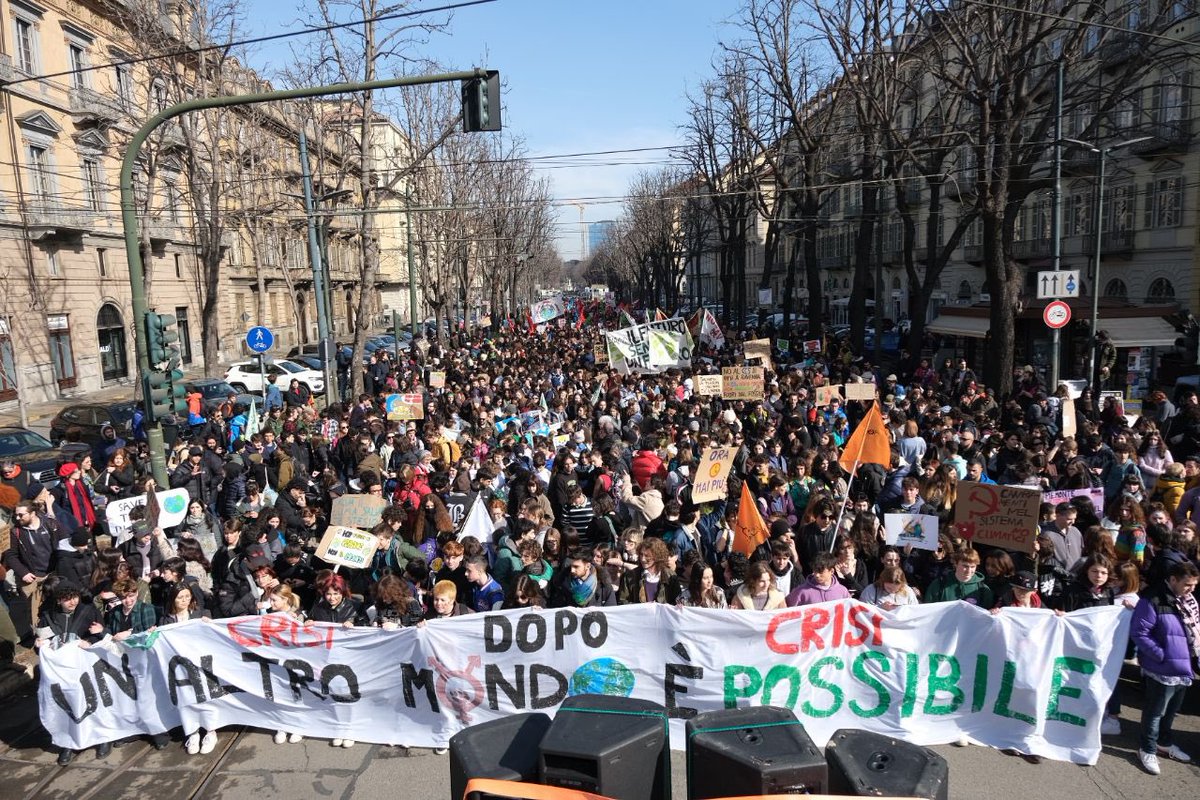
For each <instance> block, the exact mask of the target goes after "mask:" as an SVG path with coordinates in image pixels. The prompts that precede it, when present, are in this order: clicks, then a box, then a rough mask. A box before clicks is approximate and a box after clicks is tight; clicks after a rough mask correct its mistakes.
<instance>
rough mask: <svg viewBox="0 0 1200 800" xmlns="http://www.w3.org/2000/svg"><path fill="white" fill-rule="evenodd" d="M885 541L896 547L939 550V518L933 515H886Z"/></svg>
mask: <svg viewBox="0 0 1200 800" xmlns="http://www.w3.org/2000/svg"><path fill="white" fill-rule="evenodd" d="M883 529H884V541H885V542H886V543H887V544H891V545H895V546H896V547H907V546H909V545H911V546H912V547H914V548H916V549H918V550H937V548H938V518H937V517H935V516H933V515H932V514H884V515H883Z"/></svg>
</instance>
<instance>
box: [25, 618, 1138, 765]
mask: <svg viewBox="0 0 1200 800" xmlns="http://www.w3.org/2000/svg"><path fill="white" fill-rule="evenodd" d="M1129 618H1130V612H1128V611H1127V610H1125V609H1123V608H1118V607H1109V608H1093V609H1086V610H1081V611H1076V612H1074V613H1071V614H1067V615H1065V616H1061V617H1060V616H1056V615H1054V614H1053V613H1051V612H1048V611H1042V610H1025V609H1005V610H1004V612H1003V613H1002V614H1000V615H998V616H993V615H991V614H989V613H988V612H986V611H984V610H981V609H979V608H976V607H975V606H972V605H969V604H967V603H961V602H960V603H943V604H937V605H929V606H916V607H909V608H901V609H897V610H895V611H893V612H884V611H881V610H880V609H878V608H875V607H872V606H868V605H864V604H862V603H859V602H857V601H853V600H843V601H838V602H833V603H824V604H821V605H814V606H804V607H800V608H789V609H784V610H780V611H774V612H765V611H764V612H751V611H725V610H706V609H693V608H687V609H678V608H673V607H667V606H662V605H656V604H646V605H636V606H622V607H616V608H602V609H599V608H598V609H563V610H547V611H534V612H522V611H516V610H514V611H504V612H496V613H490V614H472V615H466V616H462V617H456V618H452V619H448V620H444V621H437V622H432V623H429V624H428V625H426V626H424V627H422V628H407V629H402V630H398V631H383V630H379V629H374V628H341V627H334V626H327V625H307V626H306V625H303V624H297V623H294V622H293V621H291V620H290V619H289V618H287V617H284V616H281V615H267V616H261V617H242V618H239V619H232V620H216V621H200V620H196V621H192V622H187V623H182V624H178V625H169V626H166V627H164V628H161V629H158V630H156V631H152V632H151V633H148V634H143V635H140V636H135V637H131V638H130V639H128V640H126V642H125V643H121V644H117V643H112V642H107V643H101V644H100V645H96V646H93V647H92V648H90V649H85V648H81V647H79V646H78V645H76V644H68V645H66V646H63V647H59V648H55V649H53V650H50V649H47V650H45V651H43V653H42V659H41V668H42V682H41V688H40V707H41V716H42V722H43V723H44V724H45V726H46V728H47V729H48V730H49V732H50V734H51V736H52V738H53V740H54V742H55V744H58V745H60V746H63V747H71V748H77V749H79V748H84V747H88V746H91V745H95V744H98V743H100V742H105V741H112V740H114V739H118V738H121V737H125V736H130V735H134V734H138V733H155V732H159V731H165V730H169V729H171V728H174V727H176V726H180V725H182V726H183V728H184V729H185V730H186V731H189V732H190V731H194V730H195V729H196V728H198V727H204V728H208V729H216V728H221V727H224V726H227V725H251V726H256V727H261V728H268V729H271V730H285V731H294V732H297V733H304V734H313V735H325V736H329V737H331V738H333V737H344V738H352V739H356V740H359V741H367V742H377V743H386V744H398V745H408V746H417V747H436V746H444V745H445V744H446V742H447V740H448V739H449V738H450V736H452V735H453V734H454V733H455V732H457V731H459V730H461V729H462V728H464V727H467V726H469V725H472V724H475V723H478V722H482V721H485V720H489V719H494V718H497V717H500V716H503V715H505V714H509V713H512V712H518V711H528V710H543V711H547V712H549V713H553V712H554V710H555V708H557V706H558V704H559V703H561V702H562V700H563V699H564V698H565V697H567V696H568V695H573V694H583V693H606V694H614V695H623V696H632V697H637V698H642V699H646V700H653V701H655V702H658V703H661V704H663V705H664V706H665V707H666V708H667V709H668V713H669V715H670V717H671V729H672V743H673V746H675V747H682V745H683V741H684V740H683V722H684V720H686V719H687V718H688V717H690V716H692V715H694V714H695V713H697V712H701V711H712V710H717V709H722V708H734V707H738V706H747V705H776V706H787V707H789V708H791V709H793V710H794V711H795V713H796V715H797V717H798V718H799V719H800V720H801V721H802V722H803V723H804V725H805V727H806V728H807V730H808V732H809V734H810V735H811V736H812V738H813V739H814V740H815V741H816V742H817V743H818V744H821V745H823V744H824V743H825V742H826V741H827V740H828V738H829V737H830V735H831V734H832V733H833V732H834V731H835V730H837V729H839V728H847V727H857V728H864V729H869V730H873V731H877V732H879V733H883V734H887V735H891V736H896V737H899V738H903V739H905V740H907V741H910V742H914V743H918V744H924V745H930V744H941V743H946V742H951V741H954V740H956V739H958V738H959V736H960V735H963V734H965V735H966V736H968V737H969V738H970V739H972V740H973V741H975V742H977V743H980V744H985V745H990V746H992V747H1001V748H1002V747H1014V748H1017V749H1018V750H1021V751H1023V752H1028V753H1035V754H1038V755H1042V756H1046V757H1048V758H1054V759H1060V760H1064V761H1074V762H1076V763H1083V764H1093V763H1095V761H1096V759H1097V757H1098V756H1099V753H1100V730H1099V724H1100V720H1101V717H1102V709H1103V708H1104V703H1105V701H1106V700H1107V699H1108V696H1109V694H1110V693H1111V692H1112V688H1113V686H1114V685H1115V683H1116V681H1117V678H1118V675H1119V672H1120V667H1121V660H1122V658H1123V656H1124V653H1125V641H1126V636H1127V632H1128V625H1129Z"/></svg>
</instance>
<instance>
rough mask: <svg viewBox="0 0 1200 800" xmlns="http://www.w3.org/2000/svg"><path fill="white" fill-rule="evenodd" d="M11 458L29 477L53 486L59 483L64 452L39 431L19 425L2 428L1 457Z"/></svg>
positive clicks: (0, 434)
mask: <svg viewBox="0 0 1200 800" xmlns="http://www.w3.org/2000/svg"><path fill="white" fill-rule="evenodd" d="M8 458H11V459H12V460H13V461H16V462H17V463H18V464H20V465H21V469H22V470H24V471H25V472H27V473H29V477H30V478H33V479H36V480H38V481H40V482H41V483H42V484H43V485H45V486H47V487H49V488H53V487H54V486H57V485H58V480H59V479H58V465H59V462H61V461H62V453H60V452H59V450H58V448H57V447H55V446H54V444H53V443H52V442H51V441H50V440H49V439H47V438H46V437H44V436H42V435H41V434H39V433H34V432H33V431H31V430H29V429H28V428H21V427H17V426H12V427H2V428H0V459H8Z"/></svg>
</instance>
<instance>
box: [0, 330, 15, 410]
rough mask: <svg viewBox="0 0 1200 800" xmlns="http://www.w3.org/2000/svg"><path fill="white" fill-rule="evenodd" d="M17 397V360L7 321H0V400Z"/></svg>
mask: <svg viewBox="0 0 1200 800" xmlns="http://www.w3.org/2000/svg"><path fill="white" fill-rule="evenodd" d="M16 397H17V358H16V355H15V354H14V352H13V343H12V336H10V335H9V332H8V320H6V319H0V400H15V399H16Z"/></svg>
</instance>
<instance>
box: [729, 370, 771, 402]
mask: <svg viewBox="0 0 1200 800" xmlns="http://www.w3.org/2000/svg"><path fill="white" fill-rule="evenodd" d="M764 374H765V373H764V370H763V368H762V367H725V368H724V369H722V370H721V397H723V398H724V399H726V400H762V399H763V397H764V396H765V395H764V391H763V384H764V381H765V377H764Z"/></svg>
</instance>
